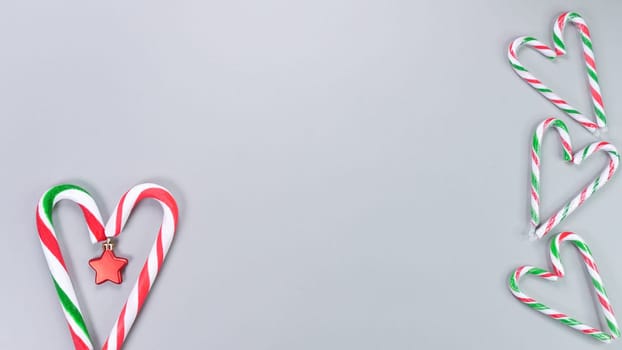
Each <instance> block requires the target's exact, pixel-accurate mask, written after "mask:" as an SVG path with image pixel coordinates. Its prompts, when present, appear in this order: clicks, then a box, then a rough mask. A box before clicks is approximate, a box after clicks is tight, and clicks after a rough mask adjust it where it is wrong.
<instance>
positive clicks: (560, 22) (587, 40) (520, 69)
mask: <svg viewBox="0 0 622 350" xmlns="http://www.w3.org/2000/svg"><path fill="white" fill-rule="evenodd" d="M568 22H570V23H572V24H574V25H575V26H576V27H577V29H578V31H579V33H580V35H581V42H582V44H583V59H584V61H585V66H586V68H587V78H588V83H589V86H590V95H591V98H592V105H593V109H594V114H595V116H596V118H595V119H596V123H594V122H593V121H592V120H591V119H589V118H587V117H586V116H584V115H583V114H582V113H581V112H580V111H578V110H577V109H576V108H575V107H573V106H571V105H570V104H569V103H568V102H566V100H564V99H563V98H561V97H560V96H558V95H557V94H556V93H554V92H553V90H551V89H550V88H549V87H547V86H546V85H544V84H543V83H542V81H540V79H538V78H536V76H534V75H533V74H532V73H531V72H530V71H529V70H528V69H527V68H526V67H525V66H524V65H523V64H522V63H520V61H519V60H518V51H519V50H520V48H521V47H523V46H527V47H530V48H532V49H534V50H536V51H537V52H539V53H540V54H542V55H543V56H545V57H547V58H549V59H551V60H553V59H555V58H557V57H560V56H563V55H565V54H566V44H565V42H564V37H563V32H564V29H565V28H566V24H567V23H568ZM553 47H554V48H551V47H549V46H547V45H546V44H544V43H542V42H541V41H539V40H537V39H536V38H533V37H530V36H522V37H519V38H517V39H515V40H514V41H513V42H512V43H511V44H510V46H509V48H508V59H509V61H510V65H511V66H512V68H513V69H514V71H515V72H516V74H517V75H518V76H519V77H521V78H522V79H523V80H524V81H525V82H527V84H529V85H531V86H532V87H533V88H534V89H536V90H537V91H538V92H540V94H542V95H543V96H544V97H545V98H547V99H548V100H549V101H551V102H552V103H553V104H554V105H555V106H557V108H559V109H561V110H562V111H564V112H565V113H566V114H568V115H569V116H570V117H572V118H573V119H575V120H576V121H577V122H579V123H580V124H581V125H583V127H585V128H586V129H588V130H589V131H590V132H593V133H596V132H597V131H598V129H599V128H601V129H605V128H606V126H607V118H606V116H605V108H604V105H603V98H602V94H601V91H600V85H599V83H598V74H597V72H596V63H595V59H594V52H593V51H592V39H591V37H590V31H589V28H588V26H587V23H586V22H585V20H584V19H583V18H582V17H581V15H579V14H578V13H576V12H565V13H563V14H561V15H560V16H559V17H558V18H557V19H556V20H555V23H554V26H553Z"/></svg>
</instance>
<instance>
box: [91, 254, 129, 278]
mask: <svg viewBox="0 0 622 350" xmlns="http://www.w3.org/2000/svg"><path fill="white" fill-rule="evenodd" d="M89 265H90V266H91V267H92V268H93V270H95V283H96V284H102V283H104V282H106V281H110V282H112V283H116V284H121V282H123V276H122V275H121V271H123V269H124V268H125V266H126V265H127V259H125V258H119V257H117V256H116V255H114V252H113V251H112V249H104V252H103V253H102V255H101V256H100V257H99V258H94V259H91V260H89Z"/></svg>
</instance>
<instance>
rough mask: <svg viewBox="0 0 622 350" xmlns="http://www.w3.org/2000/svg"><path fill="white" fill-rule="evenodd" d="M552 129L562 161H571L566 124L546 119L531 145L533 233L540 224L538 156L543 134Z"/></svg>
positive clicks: (570, 145)
mask: <svg viewBox="0 0 622 350" xmlns="http://www.w3.org/2000/svg"><path fill="white" fill-rule="evenodd" d="M549 127H553V128H554V129H555V131H557V134H558V135H559V138H560V141H561V144H562V150H563V157H564V160H566V161H569V162H571V161H572V144H571V142H570V135H569V134H568V128H567V127H566V124H564V122H562V121H561V120H559V119H555V118H547V119H545V120H544V121H543V122H542V123H540V124H539V125H538V127H537V128H536V132H535V133H534V135H533V141H532V144H531V227H532V231H535V229H536V227H537V226H538V224H539V223H540V154H541V145H542V138H543V136H544V132H545V131H546V130H547V129H548V128H549Z"/></svg>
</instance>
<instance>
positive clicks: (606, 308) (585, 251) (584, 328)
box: [509, 232, 620, 343]
mask: <svg viewBox="0 0 622 350" xmlns="http://www.w3.org/2000/svg"><path fill="white" fill-rule="evenodd" d="M563 242H570V243H572V244H573V245H574V246H575V247H576V248H577V250H578V251H579V253H580V254H581V258H582V259H583V262H584V263H585V266H586V268H587V272H588V273H589V275H590V278H591V282H592V287H593V289H594V292H595V294H596V297H597V301H598V305H599V306H600V310H601V312H602V315H603V318H604V320H605V322H604V323H603V324H604V327H606V328H607V329H608V330H609V333H605V332H603V331H602V330H599V329H596V328H594V327H592V326H588V325H586V324H584V323H582V322H580V321H578V320H576V319H574V318H572V317H570V316H568V315H567V314H565V313H563V312H560V311H557V310H554V309H552V308H550V307H548V306H546V305H544V304H542V303H540V302H538V301H537V300H535V299H533V298H531V297H530V296H528V295H527V294H525V293H524V292H523V291H522V290H521V289H520V286H519V281H520V279H521V278H522V277H523V276H525V275H533V276H536V277H539V278H542V279H545V280H549V281H556V280H557V279H558V278H562V277H564V266H563V265H562V262H561V258H560V246H561V244H562V243H563ZM550 258H551V266H552V268H553V271H547V270H544V269H541V268H539V267H533V266H526V265H525V266H521V267H519V268H517V269H516V271H514V273H512V275H510V279H509V287H510V292H512V294H513V295H514V296H515V297H516V299H518V300H519V301H520V302H522V303H524V304H525V305H527V306H529V307H530V308H532V309H533V310H536V311H538V312H541V313H543V314H544V315H546V316H548V317H550V318H552V319H554V320H557V321H559V322H561V323H562V324H564V325H566V326H568V327H571V328H573V329H576V330H578V331H580V332H581V333H583V334H587V335H590V336H592V337H594V338H595V339H598V340H600V341H602V342H605V343H609V342H611V341H612V340H614V339H616V338H618V337H619V336H620V329H619V327H618V322H617V321H616V318H615V313H614V311H613V306H612V305H611V303H610V301H609V297H608V296H607V292H606V291H605V287H604V284H603V280H602V278H601V276H600V273H599V272H598V267H597V266H596V262H595V261H594V257H593V256H592V252H591V251H590V248H589V247H588V245H587V244H586V243H585V241H584V240H583V239H582V238H581V237H580V236H579V235H577V234H575V233H572V232H562V233H560V234H557V235H556V236H555V237H553V239H552V240H551V245H550Z"/></svg>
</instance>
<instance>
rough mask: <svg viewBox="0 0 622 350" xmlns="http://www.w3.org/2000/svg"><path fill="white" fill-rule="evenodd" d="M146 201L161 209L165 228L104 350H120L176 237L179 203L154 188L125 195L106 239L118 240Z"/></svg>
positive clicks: (143, 187) (144, 187) (136, 189)
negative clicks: (157, 204)
mask: <svg viewBox="0 0 622 350" xmlns="http://www.w3.org/2000/svg"><path fill="white" fill-rule="evenodd" d="M146 198H153V199H155V200H156V201H157V202H158V203H160V205H161V206H162V209H163V212H164V215H163V219H162V225H161V226H160V231H159V232H158V235H157V237H156V241H155V243H154V244H153V247H152V248H151V251H150V252H149V256H148V258H147V261H146V262H145V265H144V266H143V268H142V270H141V272H140V275H139V277H138V280H137V281H136V284H135V285H134V287H133V289H132V291H131V292H130V295H129V297H128V299H127V302H126V303H125V305H124V306H123V308H122V309H121V314H120V315H119V317H118V319H117V321H116V322H115V324H114V326H113V327H112V331H111V332H110V335H109V336H108V339H107V340H106V343H105V344H104V347H103V349H104V350H119V349H121V346H122V345H123V342H124V341H125V338H126V337H127V334H128V333H129V331H130V329H131V328H132V325H133V324H134V321H135V320H136V316H137V315H138V313H139V312H140V310H141V308H142V306H143V303H144V302H145V300H146V299H147V296H148V294H149V292H150V290H151V287H152V286H153V283H154V282H155V279H156V276H157V275H158V272H159V271H160V268H161V267H162V264H163V263H164V259H165V258H166V253H167V252H168V249H169V247H170V246H171V243H172V241H173V238H174V236H175V229H176V227H177V215H178V209H177V203H176V202H175V199H174V198H173V196H172V195H171V193H170V192H169V191H168V190H166V189H165V188H164V187H161V186H158V185H155V184H142V185H138V186H135V187H134V188H132V189H130V190H129V191H128V192H126V193H125V194H124V195H123V197H122V198H121V200H120V201H119V204H117V206H116V208H115V210H114V213H113V215H112V216H111V217H110V220H109V221H108V223H107V224H106V235H107V236H109V237H113V236H117V235H118V234H119V233H120V232H121V231H122V230H123V227H124V226H125V224H126V222H127V219H128V218H129V215H130V213H131V212H132V210H133V209H134V207H135V206H136V204H137V203H138V202H140V201H141V200H143V199H146Z"/></svg>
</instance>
